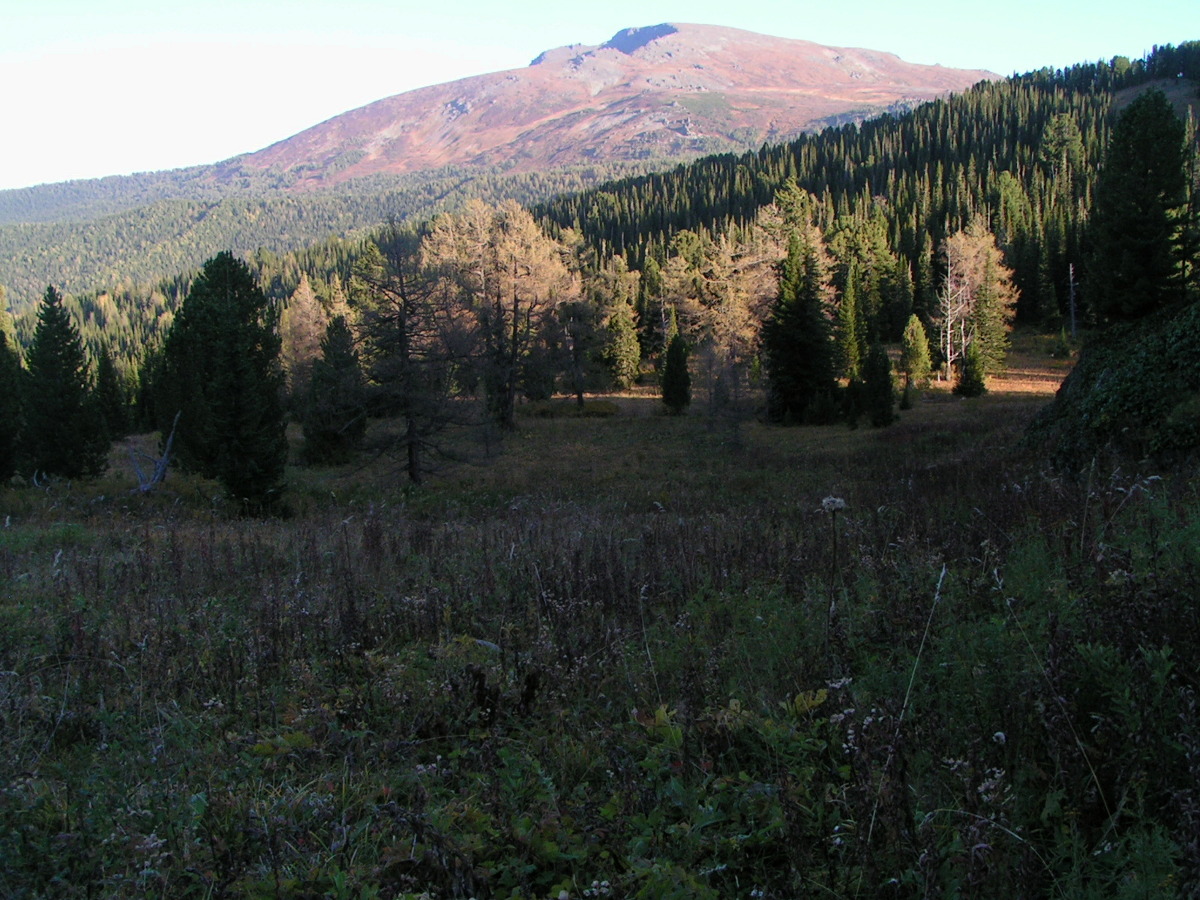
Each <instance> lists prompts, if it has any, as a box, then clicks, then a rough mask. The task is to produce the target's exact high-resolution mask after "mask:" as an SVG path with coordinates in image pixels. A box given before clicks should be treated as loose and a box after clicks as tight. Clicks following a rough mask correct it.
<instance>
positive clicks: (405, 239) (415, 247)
mask: <svg viewBox="0 0 1200 900" xmlns="http://www.w3.org/2000/svg"><path fill="white" fill-rule="evenodd" d="M386 246H387V247H388V252H387V253H386V255H385V253H384V252H383V250H381V249H380V247H379V245H378V244H376V243H374V242H370V243H368V244H367V245H366V247H365V248H364V251H363V253H362V255H361V256H360V257H359V259H358V261H357V262H356V263H355V266H354V274H353V276H352V278H351V279H350V297H351V302H352V304H353V307H354V309H355V311H356V312H357V316H358V322H359V324H358V333H359V343H360V345H361V347H362V356H363V366H364V370H365V374H366V377H367V382H368V396H369V405H370V408H371V410H372V412H374V413H375V414H377V415H381V416H391V417H396V418H398V419H399V420H400V422H401V425H402V428H401V430H400V433H399V434H398V436H397V437H396V438H395V440H394V441H393V442H392V447H391V449H393V450H396V451H398V453H399V455H401V456H402V457H403V459H404V466H405V471H406V473H407V474H408V478H409V480H410V481H411V482H413V483H414V484H415V483H419V482H420V481H421V480H422V479H423V477H424V475H425V473H426V472H427V471H428V469H429V467H430V466H429V457H430V454H431V453H433V452H436V451H437V449H438V445H437V440H438V437H437V436H438V434H439V433H441V432H442V431H443V430H444V429H445V428H446V427H447V426H448V425H449V424H451V423H452V422H453V421H454V418H455V414H454V409H453V403H452V400H453V394H454V390H455V384H456V378H455V367H456V366H461V365H463V364H464V363H465V357H466V356H468V355H469V354H470V352H471V349H472V347H471V341H472V338H471V336H470V334H469V332H470V327H469V326H468V325H467V324H466V323H464V322H463V321H462V319H463V317H462V316H461V315H459V314H458V310H457V308H456V304H455V301H454V300H453V299H451V298H450V297H449V296H448V294H447V290H446V289H447V287H448V285H445V284H439V283H438V281H437V280H436V279H435V278H434V277H433V275H432V274H431V273H430V271H429V270H428V269H426V268H424V267H422V265H421V260H420V251H419V240H418V238H417V236H416V235H415V234H412V233H405V232H396V233H393V234H392V235H390V239H389V240H388V241H387V242H386Z"/></svg>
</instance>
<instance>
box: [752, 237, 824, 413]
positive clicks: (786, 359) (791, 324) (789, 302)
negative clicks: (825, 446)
mask: <svg viewBox="0 0 1200 900" xmlns="http://www.w3.org/2000/svg"><path fill="white" fill-rule="evenodd" d="M821 290H822V273H821V271H820V261H819V259H818V256H817V252H816V248H814V247H813V246H812V244H811V243H810V242H808V241H805V240H804V239H802V238H801V237H800V236H799V235H798V234H793V235H792V236H791V238H790V240H789V243H788V255H787V258H786V259H784V261H783V265H782V267H781V270H780V278H779V297H778V299H777V300H776V301H775V305H774V307H773V308H772V310H771V315H770V318H768V319H767V321H766V323H765V324H764V325H763V351H764V355H765V357H766V368H767V416H768V418H770V419H771V421H773V422H790V423H799V422H822V421H827V420H828V415H827V413H828V412H829V411H831V410H832V409H833V408H834V404H833V397H834V395H835V394H836V388H837V385H836V381H835V379H834V347H833V340H832V335H831V333H830V327H829V320H828V318H827V317H826V315H825V312H824V310H823V309H822V304H821Z"/></svg>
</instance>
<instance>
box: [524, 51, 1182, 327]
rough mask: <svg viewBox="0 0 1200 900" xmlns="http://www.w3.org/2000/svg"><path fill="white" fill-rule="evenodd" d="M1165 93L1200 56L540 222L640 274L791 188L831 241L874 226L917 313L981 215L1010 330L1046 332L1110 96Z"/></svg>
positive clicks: (657, 184) (684, 179) (818, 141)
mask: <svg viewBox="0 0 1200 900" xmlns="http://www.w3.org/2000/svg"><path fill="white" fill-rule="evenodd" d="M1164 78H1169V79H1171V80H1172V81H1174V80H1177V79H1180V78H1182V79H1185V80H1190V81H1192V82H1195V81H1196V80H1198V79H1200V43H1198V42H1187V43H1185V44H1182V45H1181V46H1179V47H1171V46H1167V47H1163V48H1156V49H1155V51H1154V52H1153V53H1151V54H1150V55H1149V56H1148V57H1147V58H1146V59H1144V60H1137V61H1134V62H1130V61H1129V60H1127V59H1124V58H1116V59H1114V60H1112V61H1111V62H1101V63H1095V64H1085V65H1077V66H1074V67H1071V68H1068V69H1064V70H1057V71H1054V70H1049V69H1044V70H1040V71H1037V72H1032V73H1029V74H1026V75H1023V76H1018V77H1014V78H1011V79H1009V80H1007V81H1004V82H994V83H986V84H981V85H979V86H977V87H975V88H974V89H972V90H971V91H968V92H966V93H964V94H962V95H958V96H955V97H952V98H950V99H947V100H939V101H935V102H933V103H929V104H926V105H924V106H921V107H918V108H917V109H915V110H913V111H912V112H910V113H908V114H906V115H903V116H899V117H895V116H883V117H881V118H878V119H873V120H871V121H868V122H865V123H863V124H862V125H848V126H845V127H843V128H838V129H829V130H827V131H825V132H822V133H820V134H817V135H811V136H808V135H806V136H803V137H801V138H800V139H798V140H796V141H793V142H791V143H789V144H784V145H779V146H774V147H764V148H763V149H762V150H761V151H759V152H757V153H748V154H744V155H742V156H733V155H725V156H717V157H711V158H708V159H705V160H701V161H699V162H696V163H692V164H689V165H686V166H680V167H678V168H676V169H674V170H673V171H670V172H666V173H658V174H651V175H646V176H641V177H637V178H634V179H630V180H626V181H622V182H617V183H613V184H609V185H604V186H601V187H599V188H597V189H594V190H590V191H586V192H583V193H581V194H578V195H571V196H562V197H558V198H556V199H555V200H553V201H550V202H549V203H546V204H544V205H542V206H540V207H539V208H538V212H539V213H540V214H541V215H542V216H543V217H544V218H545V219H546V220H547V221H549V222H552V223H554V224H556V225H558V226H561V227H572V228H574V229H576V230H578V231H579V232H580V233H581V234H582V235H583V236H584V238H585V239H586V240H587V241H588V242H589V243H591V244H592V245H593V246H594V247H595V248H597V250H598V251H599V252H600V253H601V254H604V253H608V252H612V253H618V254H623V255H626V256H628V257H629V258H630V263H631V265H633V266H635V267H637V268H641V267H642V265H643V264H644V261H645V259H646V258H647V257H656V258H658V259H659V261H661V260H662V258H663V257H665V256H666V255H667V253H668V248H669V247H670V244H671V241H672V240H673V238H674V236H675V235H676V234H678V233H679V232H681V231H684V230H694V231H702V232H708V233H717V232H722V231H727V230H729V229H730V228H737V227H740V226H744V225H745V224H747V223H749V222H750V221H751V220H752V219H753V217H754V216H755V215H756V213H757V211H758V210H759V209H761V208H762V207H763V206H765V205H766V204H768V203H770V202H771V201H772V199H773V198H774V197H775V195H776V193H777V191H778V190H779V189H780V188H781V187H782V186H783V185H784V184H785V183H787V182H788V180H789V179H790V180H794V181H795V182H796V183H797V184H798V185H799V186H800V187H801V188H803V189H805V190H807V191H808V192H810V193H812V194H813V195H815V196H816V197H817V198H818V199H819V200H820V209H819V215H818V218H819V221H820V222H821V224H822V226H823V227H824V228H825V229H827V230H828V229H829V228H830V226H833V225H834V224H835V223H837V222H838V221H839V220H842V219H851V220H856V221H859V222H866V221H870V220H873V219H877V220H878V221H879V222H880V223H881V225H882V228H883V230H884V233H885V236H886V240H887V242H888V244H889V246H890V248H891V249H892V250H893V252H895V253H897V254H898V255H899V256H900V257H901V258H902V259H904V260H905V261H907V263H908V265H909V267H910V269H911V271H913V272H914V273H916V275H917V282H918V283H917V284H916V285H915V289H916V291H917V292H918V297H917V298H916V300H917V303H918V306H919V305H920V303H921V302H922V297H921V296H920V295H922V294H924V295H925V296H924V299H925V301H926V302H928V300H929V298H930V296H931V291H932V289H933V285H932V283H929V282H928V281H925V280H923V279H922V275H923V274H924V273H927V272H928V270H929V267H930V263H931V259H930V250H931V248H936V247H938V246H939V245H940V244H941V242H942V241H943V240H944V239H945V238H946V237H947V236H948V235H951V234H953V233H954V232H956V231H960V230H963V229H965V228H966V227H967V226H968V225H969V224H970V222H971V220H972V219H973V218H976V217H980V216H981V217H983V218H984V219H985V221H987V223H988V224H989V226H990V227H991V228H992V229H993V230H994V231H995V233H996V234H997V237H998V240H999V243H1000V245H1001V247H1002V248H1003V249H1004V251H1005V255H1006V258H1007V261H1008V264H1009V265H1010V266H1011V267H1012V268H1013V269H1014V273H1015V274H1014V278H1015V282H1016V284H1017V286H1018V288H1019V289H1020V292H1021V297H1022V305H1021V308H1020V311H1019V312H1020V315H1021V317H1022V318H1024V319H1026V320H1029V321H1037V322H1045V321H1051V320H1053V319H1055V318H1056V317H1057V316H1058V315H1060V314H1062V313H1063V312H1064V311H1065V310H1066V308H1067V306H1068V303H1069V296H1070V292H1071V277H1072V276H1071V266H1072V265H1073V264H1074V265H1076V266H1077V265H1078V263H1079V261H1080V258H1081V240H1082V230H1083V226H1084V224H1085V222H1086V217H1087V212H1088V210H1089V209H1090V207H1091V204H1092V201H1093V191H1094V188H1095V173H1096V171H1097V169H1098V166H1099V162H1100V159H1101V155H1102V153H1103V150H1104V148H1105V146H1106V145H1107V142H1108V134H1109V127H1110V113H1111V111H1112V107H1113V102H1114V96H1115V93H1116V92H1117V91H1120V90H1123V89H1128V88H1136V87H1138V86H1140V85H1143V84H1145V83H1146V82H1149V81H1154V80H1156V79H1164ZM1076 274H1078V273H1076ZM900 327H903V322H901V323H900Z"/></svg>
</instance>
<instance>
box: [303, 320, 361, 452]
mask: <svg viewBox="0 0 1200 900" xmlns="http://www.w3.org/2000/svg"><path fill="white" fill-rule="evenodd" d="M303 418H304V458H305V460H306V461H307V462H309V463H314V464H337V463H344V462H347V461H348V460H349V459H350V456H351V454H352V453H353V452H354V450H355V448H357V447H358V445H359V443H360V442H361V441H362V437H363V434H364V433H365V432H366V428H367V410H366V390H365V385H364V383H363V374H362V367H361V366H360V365H359V359H358V353H357V351H356V350H355V349H354V336H353V335H352V334H351V333H350V328H349V326H347V325H346V320H345V318H344V317H342V316H336V317H334V319H333V321H331V322H330V323H329V325H328V327H327V328H326V329H325V338H324V339H323V340H322V341H321V357H320V358H319V359H317V360H316V361H315V362H314V363H313V366H312V375H311V378H310V380H309V385H308V397H307V399H306V401H305V404H304V417H303Z"/></svg>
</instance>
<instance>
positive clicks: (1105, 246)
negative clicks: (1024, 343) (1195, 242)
mask: <svg viewBox="0 0 1200 900" xmlns="http://www.w3.org/2000/svg"><path fill="white" fill-rule="evenodd" d="M1189 155H1190V154H1189V151H1188V149H1187V147H1186V143H1185V128H1184V124H1183V122H1181V121H1180V120H1179V117H1178V116H1176V115H1175V111H1174V110H1173V109H1172V108H1171V104H1170V101H1168V100H1167V97H1166V95H1165V94H1164V93H1163V92H1162V91H1159V90H1151V91H1147V92H1146V93H1144V94H1142V95H1141V96H1139V97H1138V98H1137V99H1136V100H1134V101H1133V102H1132V103H1130V104H1129V106H1128V107H1127V108H1126V109H1125V111H1124V112H1123V113H1122V114H1121V117H1120V118H1119V119H1118V120H1117V124H1116V126H1115V127H1114V128H1113V134H1112V141H1111V142H1110V143H1109V147H1108V153H1107V154H1106V156H1105V159H1104V166H1103V168H1102V169H1101V171H1100V180H1099V183H1098V184H1097V186H1096V203H1095V207H1094V209H1093V212H1092V218H1091V221H1090V223H1089V229H1088V234H1089V237H1090V240H1091V252H1090V254H1089V257H1088V269H1087V275H1088V279H1087V285H1086V288H1087V291H1088V294H1089V295H1090V296H1091V298H1092V301H1093V304H1094V305H1095V307H1096V309H1097V311H1098V312H1099V313H1100V314H1101V315H1102V316H1104V317H1106V318H1108V319H1136V318H1140V317H1141V316H1144V315H1146V314H1147V313H1151V312H1154V311H1155V310H1157V309H1160V308H1162V307H1163V306H1164V305H1167V304H1169V303H1172V302H1175V301H1178V300H1179V299H1181V298H1182V296H1183V272H1184V267H1183V239H1184V234H1185V231H1186V227H1185V226H1186V223H1185V216H1184V213H1185V211H1186V207H1187V199H1188V198H1187V183H1188V170H1189V165H1188V157H1189Z"/></svg>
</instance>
